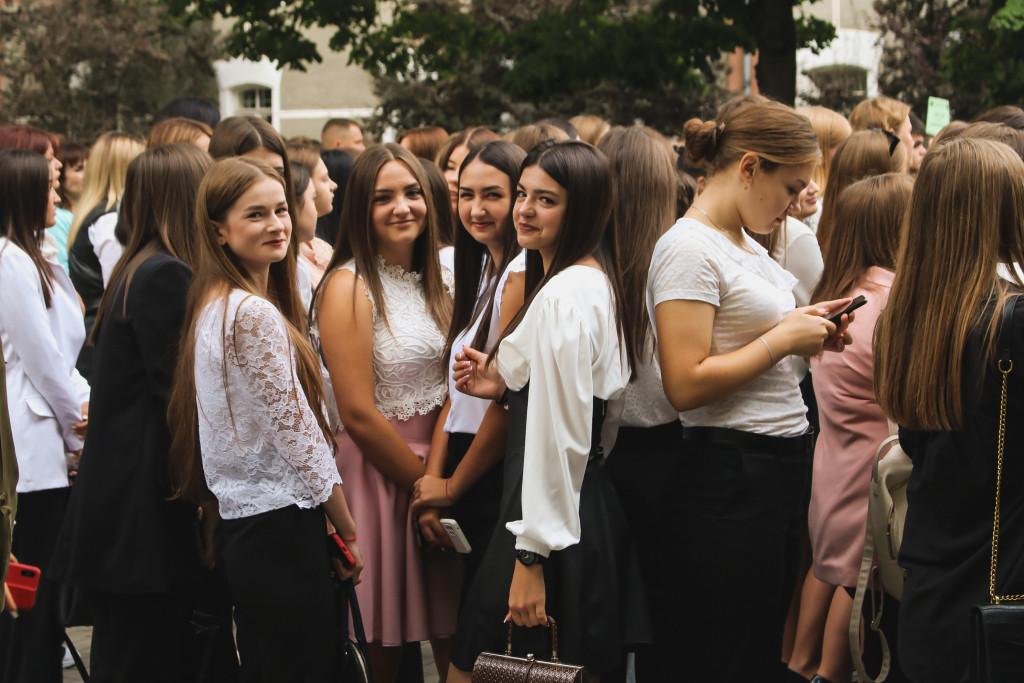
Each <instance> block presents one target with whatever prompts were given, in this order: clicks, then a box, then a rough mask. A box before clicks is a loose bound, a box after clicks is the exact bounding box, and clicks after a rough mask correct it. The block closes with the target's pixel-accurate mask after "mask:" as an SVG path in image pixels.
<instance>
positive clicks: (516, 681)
mask: <svg viewBox="0 0 1024 683" xmlns="http://www.w3.org/2000/svg"><path fill="white" fill-rule="evenodd" d="M548 625H549V626H550V627H551V661H550V662H548V661H544V660H540V659H535V658H534V656H533V655H532V654H531V655H526V656H525V657H513V656H512V624H511V623H510V624H509V625H508V645H507V647H506V648H505V654H503V655H501V654H496V653H493V652H483V653H481V654H480V656H479V657H477V658H476V662H474V663H473V683H583V667H582V666H575V665H573V664H565V663H563V662H560V661H558V627H557V626H556V625H555V620H554V619H552V618H551V617H548Z"/></svg>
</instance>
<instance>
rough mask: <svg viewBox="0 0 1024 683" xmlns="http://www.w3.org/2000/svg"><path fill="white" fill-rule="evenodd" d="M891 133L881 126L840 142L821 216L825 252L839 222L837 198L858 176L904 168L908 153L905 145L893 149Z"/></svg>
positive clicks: (822, 246) (822, 247)
mask: <svg viewBox="0 0 1024 683" xmlns="http://www.w3.org/2000/svg"><path fill="white" fill-rule="evenodd" d="M889 143H890V139H889V136H888V135H886V134H885V133H884V132H882V131H880V130H862V131H858V132H856V133H854V134H853V135H851V136H850V137H848V138H846V139H845V140H843V141H842V142H841V143H840V144H839V149H837V150H836V156H835V158H834V159H832V168H831V169H830V170H829V174H828V192H826V193H825V195H824V200H822V204H821V218H820V219H818V230H817V233H818V244H819V245H821V250H822V252H824V251H825V250H826V249H827V248H828V238H829V237H830V236H831V234H832V225H833V223H834V222H835V215H836V201H837V200H838V199H839V195H840V194H841V193H842V191H843V190H845V189H846V188H847V187H849V186H850V185H851V184H853V183H855V182H857V181H858V180H863V179H864V178H868V177H871V176H875V175H882V174H883V173H899V172H900V171H902V170H903V166H904V163H905V161H906V158H907V153H906V151H905V150H904V149H903V145H899V144H897V145H896V146H895V147H894V148H892V152H891V153H890V152H889V149H890V144H889Z"/></svg>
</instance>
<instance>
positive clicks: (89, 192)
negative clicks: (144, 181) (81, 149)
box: [68, 131, 146, 249]
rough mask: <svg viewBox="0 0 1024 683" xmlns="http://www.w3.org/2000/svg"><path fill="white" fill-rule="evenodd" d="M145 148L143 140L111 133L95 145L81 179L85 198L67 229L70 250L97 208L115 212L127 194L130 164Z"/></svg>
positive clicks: (105, 134) (79, 202) (124, 134)
mask: <svg viewBox="0 0 1024 683" xmlns="http://www.w3.org/2000/svg"><path fill="white" fill-rule="evenodd" d="M145 149H146V147H145V145H143V144H142V141H141V140H139V139H138V138H136V137H133V136H131V135H128V134H127V133H119V132H117V131H110V132H108V133H104V134H103V135H101V136H99V138H97V139H96V142H94V143H93V145H92V149H91V150H90V151H89V163H88V164H87V165H86V167H85V178H84V179H83V180H82V196H81V197H79V198H78V206H77V208H76V209H75V215H74V217H73V218H72V219H71V227H70V228H69V229H68V248H69V249H70V248H71V246H72V245H73V244H74V243H75V237H76V236H77V235H78V231H79V230H80V229H81V227H82V222H83V221H85V218H86V216H88V215H89V214H90V213H92V211H93V209H95V208H96V207H97V206H102V207H103V209H104V210H105V211H109V210H110V209H113V208H114V206H116V205H117V201H118V200H119V199H120V198H121V193H122V192H123V191H124V180H125V176H127V175H128V164H130V163H131V162H132V159H134V158H135V157H137V156H139V155H140V154H142V152H143V151H145Z"/></svg>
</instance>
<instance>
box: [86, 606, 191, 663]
mask: <svg viewBox="0 0 1024 683" xmlns="http://www.w3.org/2000/svg"><path fill="white" fill-rule="evenodd" d="M89 604H90V608H91V611H92V617H93V629H92V650H91V656H90V660H89V668H90V679H91V680H92V681H93V683H132V682H133V681H143V680H147V681H153V682H154V683H178V682H179V681H193V680H195V677H196V667H195V664H196V663H195V661H194V658H193V657H191V656H190V655H191V652H192V649H193V647H194V645H193V643H194V640H195V637H194V634H193V630H192V627H191V625H190V623H189V620H190V618H191V616H192V600H189V599H186V598H183V597H181V596H172V595H138V594H132V593H109V592H106V591H89Z"/></svg>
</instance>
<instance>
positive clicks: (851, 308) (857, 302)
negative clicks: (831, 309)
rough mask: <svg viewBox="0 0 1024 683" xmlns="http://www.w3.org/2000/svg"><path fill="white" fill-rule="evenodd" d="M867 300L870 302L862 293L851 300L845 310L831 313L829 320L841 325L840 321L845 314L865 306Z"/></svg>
mask: <svg viewBox="0 0 1024 683" xmlns="http://www.w3.org/2000/svg"><path fill="white" fill-rule="evenodd" d="M867 302H868V300H867V299H865V298H864V295H863V294H861V295H860V296H858V297H857V298H856V299H854V300H853V301H851V302H850V303H849V305H847V307H846V308H844V309H843V310H841V311H839V312H838V313H835V314H833V315H830V316H829V317H828V321H829V322H830V323H832V324H833V325H836V326H838V325H839V321H840V320H842V319H843V316H844V315H849V314H850V313H853V312H854V311H856V310H857V309H858V308H860V307H861V306H863V305H864V304H866V303H867Z"/></svg>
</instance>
